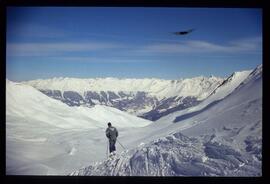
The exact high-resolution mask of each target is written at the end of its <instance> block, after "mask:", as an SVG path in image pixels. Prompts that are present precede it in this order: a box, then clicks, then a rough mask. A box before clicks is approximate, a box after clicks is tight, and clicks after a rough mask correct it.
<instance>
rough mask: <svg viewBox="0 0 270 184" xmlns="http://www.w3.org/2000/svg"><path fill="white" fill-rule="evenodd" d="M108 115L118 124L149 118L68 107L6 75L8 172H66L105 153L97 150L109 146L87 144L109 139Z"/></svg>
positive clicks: (132, 125) (125, 125) (140, 124)
mask: <svg viewBox="0 0 270 184" xmlns="http://www.w3.org/2000/svg"><path fill="white" fill-rule="evenodd" d="M109 121H110V122H112V124H113V125H114V126H116V127H117V128H119V129H120V130H121V129H125V128H135V127H143V126H146V125H149V124H150V123H151V121H148V120H145V119H141V118H138V117H136V116H133V115H130V114H128V113H126V112H123V111H120V110H118V109H115V108H112V107H107V106H102V105H96V106H93V107H92V108H88V107H70V106H68V105H66V104H64V103H62V102H61V101H59V100H55V99H52V98H50V97H48V96H46V95H44V94H43V93H41V92H40V91H38V90H37V89H35V88H33V87H31V86H28V85H25V84H21V83H15V82H12V81H9V80H6V155H7V156H6V163H7V168H6V171H7V174H30V175H33V174H50V173H54V174H56V173H57V174H63V173H64V172H68V171H70V170H71V169H74V167H76V166H81V164H82V162H85V161H89V160H91V159H89V157H92V160H96V159H103V158H104V154H99V155H98V154H97V153H99V152H102V153H106V146H102V147H101V146H100V147H99V146H95V147H94V149H88V150H86V151H85V150H84V149H87V148H88V147H91V146H92V147H93V145H95V144H96V143H97V142H98V143H99V144H100V145H106V142H105V141H106V139H105V136H104V131H105V128H106V126H107V123H108V122H109ZM120 135H121V133H120ZM78 138H79V139H81V140H78ZM77 144H79V145H80V146H79V147H80V148H78V146H74V145H77ZM75 147H76V148H75ZM73 155H76V156H78V157H77V159H74V158H73Z"/></svg>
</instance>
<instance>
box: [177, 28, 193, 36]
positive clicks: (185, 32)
mask: <svg viewBox="0 0 270 184" xmlns="http://www.w3.org/2000/svg"><path fill="white" fill-rule="evenodd" d="M193 30H194V29H190V30H187V31H179V32H173V34H175V35H186V34H189V33H191V32H192V31H193Z"/></svg>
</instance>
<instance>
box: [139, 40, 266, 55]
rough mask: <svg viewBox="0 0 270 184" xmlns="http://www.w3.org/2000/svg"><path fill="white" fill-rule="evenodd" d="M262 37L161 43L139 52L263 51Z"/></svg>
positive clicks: (145, 47) (146, 47) (143, 48)
mask: <svg viewBox="0 0 270 184" xmlns="http://www.w3.org/2000/svg"><path fill="white" fill-rule="evenodd" d="M261 46H262V45H261V37H255V38H248V39H242V40H235V41H231V42H228V43H225V44H215V43H211V42H208V41H202V40H189V41H183V42H179V43H166V44H164V43H159V44H151V45H147V46H144V47H142V48H140V49H138V50H136V51H135V52H137V53H144V54H146V53H169V54H172V53H239V52H256V51H261Z"/></svg>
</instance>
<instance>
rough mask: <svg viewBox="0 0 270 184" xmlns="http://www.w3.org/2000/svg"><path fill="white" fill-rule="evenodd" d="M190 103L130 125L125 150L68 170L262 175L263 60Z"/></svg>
mask: <svg viewBox="0 0 270 184" xmlns="http://www.w3.org/2000/svg"><path fill="white" fill-rule="evenodd" d="M238 75H241V76H242V77H243V79H244V80H236V81H235V83H234V84H235V85H234V87H233V88H232V87H231V86H232V85H228V84H229V82H230V81H233V80H234V78H238V77H237V76H238ZM228 93H229V94H228ZM207 100H208V101H207ZM213 102H215V103H213ZM194 108H195V107H194ZM194 108H190V109H189V110H190V111H191V112H193V113H192V114H191V113H189V112H188V111H186V110H184V111H186V112H185V113H183V112H181V111H179V112H175V113H172V114H169V115H167V116H165V117H163V118H161V119H159V120H158V121H157V122H155V123H154V124H150V125H149V126H147V127H144V128H143V129H136V130H134V131H133V135H134V136H136V137H139V136H140V139H137V140H125V139H123V144H125V145H128V149H127V150H125V151H124V152H122V153H121V154H119V155H117V156H115V157H112V158H109V159H105V160H103V161H101V162H96V163H94V164H91V165H90V166H86V167H83V168H81V169H79V170H77V171H74V172H72V173H71V175H103V176H104V175H105V176H107V175H120V176H126V175H128V176H129V175H132V176H138V175H139V176H145V175H146V176H165V175H166V176H174V175H177V176H204V175H207V176H261V175H262V170H261V169H262V168H261V161H262V150H261V149H262V66H261V65H260V66H258V67H257V68H256V69H255V70H254V71H252V72H251V73H250V72H247V73H242V74H240V73H235V74H234V75H232V76H231V80H227V82H224V83H223V85H221V86H220V88H219V89H217V90H216V91H215V92H214V93H212V94H211V95H210V96H209V97H208V99H206V100H205V101H204V104H203V105H201V106H199V107H198V109H194ZM194 112H196V113H194ZM160 127H161V128H160ZM146 132H147V133H146ZM129 145H137V146H129Z"/></svg>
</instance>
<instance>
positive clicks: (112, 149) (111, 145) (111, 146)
mask: <svg viewBox="0 0 270 184" xmlns="http://www.w3.org/2000/svg"><path fill="white" fill-rule="evenodd" d="M109 143H110V153H111V152H113V151H115V143H116V140H113V139H110V140H109Z"/></svg>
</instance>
